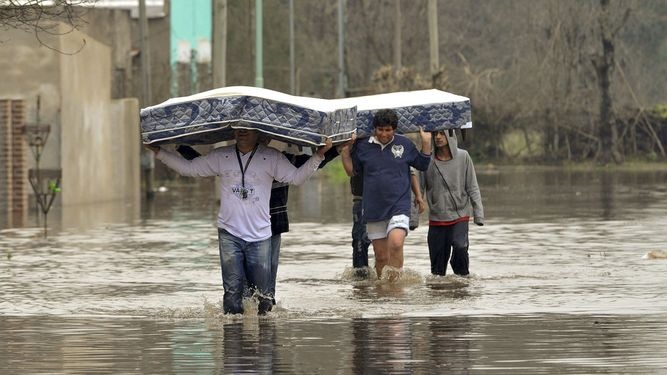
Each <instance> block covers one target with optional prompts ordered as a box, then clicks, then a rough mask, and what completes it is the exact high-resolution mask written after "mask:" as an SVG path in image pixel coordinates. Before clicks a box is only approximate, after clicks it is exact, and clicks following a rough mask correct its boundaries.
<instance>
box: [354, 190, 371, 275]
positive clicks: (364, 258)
mask: <svg viewBox="0 0 667 375" xmlns="http://www.w3.org/2000/svg"><path fill="white" fill-rule="evenodd" d="M370 245H371V240H369V239H368V233H366V223H364V222H363V220H362V218H361V199H355V200H354V201H353V202H352V266H353V267H354V268H360V267H368V247H369V246H370Z"/></svg>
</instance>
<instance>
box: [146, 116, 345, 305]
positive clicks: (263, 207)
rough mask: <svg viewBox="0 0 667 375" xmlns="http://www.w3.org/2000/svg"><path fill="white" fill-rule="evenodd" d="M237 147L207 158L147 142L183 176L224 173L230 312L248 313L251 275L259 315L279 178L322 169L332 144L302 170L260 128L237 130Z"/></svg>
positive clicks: (224, 263) (301, 178)
mask: <svg viewBox="0 0 667 375" xmlns="http://www.w3.org/2000/svg"><path fill="white" fill-rule="evenodd" d="M234 138H235V139H236V144H235V145H230V146H224V147H220V148H217V149H215V150H213V151H211V152H210V153H209V154H207V155H204V156H202V157H199V158H196V159H193V160H187V159H185V158H184V157H182V156H181V155H179V154H177V153H174V152H171V151H168V150H165V149H161V148H160V147H157V146H147V147H148V148H150V149H151V150H153V151H154V152H155V156H156V158H157V159H158V160H160V161H162V162H163V163H164V164H165V165H167V166H168V167H170V168H172V169H174V170H175V171H176V172H178V173H179V174H181V175H183V176H191V177H207V176H220V209H219V211H218V221H217V224H218V240H219V248H220V266H221V269H222V283H223V287H224V290H225V295H224V298H223V309H224V312H225V313H226V314H242V313H243V304H242V298H243V287H244V283H245V281H246V279H247V280H248V282H249V283H251V284H252V285H254V286H255V287H256V288H257V291H258V294H259V306H258V313H259V314H260V315H263V314H266V312H268V311H270V310H271V307H272V298H273V295H272V294H271V220H270V216H269V197H270V195H271V185H272V183H273V181H274V180H276V181H281V182H286V183H291V184H295V185H299V184H302V183H303V182H305V181H306V179H307V178H308V177H310V176H311V175H312V174H313V173H315V171H316V170H317V168H318V166H319V165H320V163H321V162H322V160H324V153H325V152H326V151H328V150H329V149H330V148H331V146H332V142H331V140H330V139H327V141H326V144H325V145H324V146H322V147H320V148H318V149H317V151H316V152H315V153H314V154H313V156H311V158H310V159H309V160H308V161H307V162H306V163H305V164H303V165H302V166H301V167H300V168H296V167H295V166H293V165H292V163H290V162H289V161H288V160H287V158H286V157H285V156H284V155H283V154H282V153H280V151H278V150H276V149H274V148H271V147H268V146H266V145H264V144H261V143H260V142H259V135H258V133H257V131H255V130H249V129H236V130H235V131H234Z"/></svg>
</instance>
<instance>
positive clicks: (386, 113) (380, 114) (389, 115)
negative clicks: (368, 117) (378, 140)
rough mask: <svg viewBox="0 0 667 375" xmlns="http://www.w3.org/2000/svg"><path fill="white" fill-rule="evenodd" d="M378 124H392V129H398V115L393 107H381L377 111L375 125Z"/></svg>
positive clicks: (375, 126) (374, 119) (374, 117)
mask: <svg viewBox="0 0 667 375" xmlns="http://www.w3.org/2000/svg"><path fill="white" fill-rule="evenodd" d="M378 126H391V127H392V129H394V130H396V127H397V126H398V115H396V111H394V110H393V109H381V110H379V111H377V112H375V115H374V116H373V127H374V128H377V127H378Z"/></svg>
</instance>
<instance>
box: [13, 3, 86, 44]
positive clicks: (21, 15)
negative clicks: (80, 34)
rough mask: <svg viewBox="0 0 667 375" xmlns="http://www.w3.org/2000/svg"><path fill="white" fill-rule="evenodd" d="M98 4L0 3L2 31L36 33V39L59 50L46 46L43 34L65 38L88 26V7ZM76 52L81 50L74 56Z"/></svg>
mask: <svg viewBox="0 0 667 375" xmlns="http://www.w3.org/2000/svg"><path fill="white" fill-rule="evenodd" d="M95 1H96V0H53V1H44V0H0V30H9V29H19V30H25V31H28V32H34V33H35V38H37V40H38V41H39V42H40V43H41V44H42V45H44V46H46V47H48V48H51V49H55V48H53V47H51V46H49V45H48V44H47V43H45V42H44V41H43V39H42V38H41V35H42V34H48V35H64V34H68V33H70V32H72V31H73V30H76V29H78V28H79V27H81V26H82V25H84V24H85V23H86V22H85V20H84V19H83V15H84V13H85V8H84V6H90V5H94V4H95ZM58 22H61V23H64V24H66V25H67V26H69V29H66V30H65V31H63V30H62V29H60V28H59V27H58ZM0 43H2V40H1V39H0ZM83 45H85V41H83ZM83 45H82V47H81V48H83ZM59 52H62V51H59ZM76 52H78V51H75V52H74V53H76ZM62 53H64V52H62Z"/></svg>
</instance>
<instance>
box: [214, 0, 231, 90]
mask: <svg viewBox="0 0 667 375" xmlns="http://www.w3.org/2000/svg"><path fill="white" fill-rule="evenodd" d="M212 39H213V88H218V87H224V86H226V85H227V76H226V68H227V0H213V38H212Z"/></svg>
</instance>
